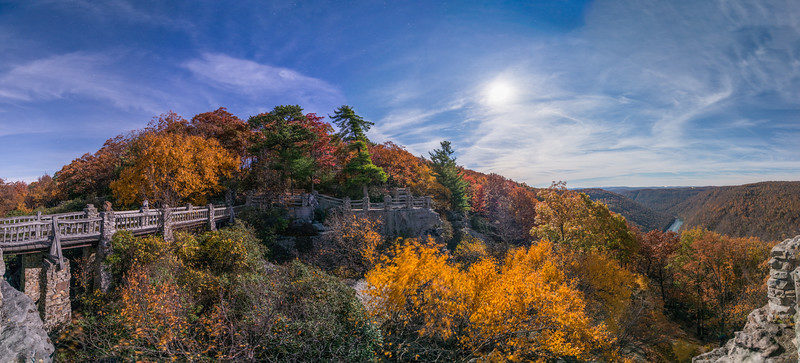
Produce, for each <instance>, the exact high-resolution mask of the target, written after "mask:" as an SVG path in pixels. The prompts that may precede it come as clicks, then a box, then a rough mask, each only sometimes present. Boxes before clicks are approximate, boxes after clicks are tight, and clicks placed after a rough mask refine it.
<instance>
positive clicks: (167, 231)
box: [161, 204, 174, 242]
mask: <svg viewBox="0 0 800 363" xmlns="http://www.w3.org/2000/svg"><path fill="white" fill-rule="evenodd" d="M161 216H162V218H161V234H162V235H163V236H164V241H166V242H172V241H173V240H174V238H173V236H172V210H170V209H169V205H168V204H164V208H163V209H162V210H161Z"/></svg>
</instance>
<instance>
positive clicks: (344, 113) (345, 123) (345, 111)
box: [328, 105, 375, 142]
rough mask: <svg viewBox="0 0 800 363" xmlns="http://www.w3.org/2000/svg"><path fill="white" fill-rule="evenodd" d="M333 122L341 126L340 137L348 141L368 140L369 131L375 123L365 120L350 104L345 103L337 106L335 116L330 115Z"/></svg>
mask: <svg viewBox="0 0 800 363" xmlns="http://www.w3.org/2000/svg"><path fill="white" fill-rule="evenodd" d="M328 117H330V119H331V120H332V121H333V123H334V124H335V125H336V126H337V127H338V128H339V133H338V135H339V137H340V138H341V139H342V140H344V141H347V142H352V141H355V140H363V141H365V142H366V141H368V140H367V131H369V129H370V127H372V126H373V125H375V124H374V123H372V122H370V121H367V120H365V119H364V118H363V117H361V116H359V115H357V114H356V113H355V111H353V108H352V107H350V106H348V105H343V106H341V107H339V108H337V109H336V110H335V111H334V113H333V116H328Z"/></svg>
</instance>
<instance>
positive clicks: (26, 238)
mask: <svg viewBox="0 0 800 363" xmlns="http://www.w3.org/2000/svg"><path fill="white" fill-rule="evenodd" d="M241 208H244V206H243V205H240V206H226V205H213V204H209V205H208V206H205V207H197V206H192V205H187V206H185V207H179V208H169V207H167V208H162V209H150V208H149V207H147V206H145V207H144V208H142V209H139V210H127V211H113V210H110V209H109V210H107V211H104V212H103V213H100V212H98V211H97V209H96V208H95V207H94V206H93V205H91V204H89V205H87V206H86V208H85V209H84V211H83V212H72V213H60V214H41V213H37V214H36V215H31V216H22V217H11V218H2V219H0V248H2V250H3V252H4V253H6V254H14V253H25V252H30V251H36V250H43V249H47V248H52V247H53V245H54V241H55V242H58V243H60V244H61V245H63V246H65V247H78V246H83V245H87V244H91V243H94V242H96V241H97V240H99V239H100V237H101V234H102V229H103V228H102V226H103V225H104V224H106V225H107V226H108V227H110V228H108V229H113V230H115V231H117V230H127V231H131V232H133V233H134V234H136V235H142V234H149V233H157V232H163V231H164V230H165V229H174V228H186V227H194V226H203V225H206V224H207V225H209V226H210V225H211V224H215V223H216V222H218V221H224V220H232V219H233V216H234V215H235V213H237V212H239V211H240V210H241ZM165 216H169V222H170V223H165V220H167V219H165ZM106 222H108V223H106ZM53 252H56V251H53Z"/></svg>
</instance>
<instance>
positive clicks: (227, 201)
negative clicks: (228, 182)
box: [225, 189, 236, 224]
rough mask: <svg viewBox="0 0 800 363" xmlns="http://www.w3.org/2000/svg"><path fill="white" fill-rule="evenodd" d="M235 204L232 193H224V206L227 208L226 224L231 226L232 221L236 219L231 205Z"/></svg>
mask: <svg viewBox="0 0 800 363" xmlns="http://www.w3.org/2000/svg"><path fill="white" fill-rule="evenodd" d="M234 203H235V198H234V197H233V192H231V191H230V189H229V190H228V192H227V193H225V205H227V206H228V223H230V224H233V221H234V220H235V219H236V212H235V211H234V210H233V204H234Z"/></svg>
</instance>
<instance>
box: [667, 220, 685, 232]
mask: <svg viewBox="0 0 800 363" xmlns="http://www.w3.org/2000/svg"><path fill="white" fill-rule="evenodd" d="M682 225H683V219H680V218H675V221H674V222H672V225H671V226H669V228H667V231H669V232H675V233H678V230H679V229H681V226H682Z"/></svg>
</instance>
